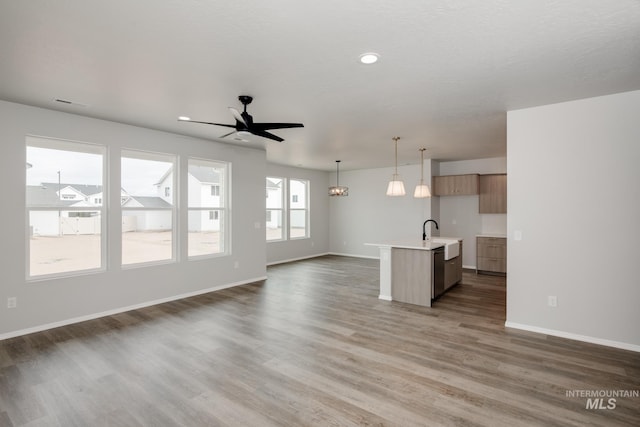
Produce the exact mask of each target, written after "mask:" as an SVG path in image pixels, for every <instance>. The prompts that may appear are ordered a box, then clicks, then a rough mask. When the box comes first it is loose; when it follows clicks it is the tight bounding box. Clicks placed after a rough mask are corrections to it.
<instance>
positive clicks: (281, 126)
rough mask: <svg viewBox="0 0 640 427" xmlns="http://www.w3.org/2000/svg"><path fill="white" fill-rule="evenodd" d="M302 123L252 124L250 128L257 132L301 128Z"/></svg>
mask: <svg viewBox="0 0 640 427" xmlns="http://www.w3.org/2000/svg"><path fill="white" fill-rule="evenodd" d="M302 127H304V125H303V124H302V123H254V124H253V125H252V126H251V128H252V129H259V130H268V129H287V128H302Z"/></svg>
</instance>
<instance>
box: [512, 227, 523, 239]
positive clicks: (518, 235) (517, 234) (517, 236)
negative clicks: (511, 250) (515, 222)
mask: <svg viewBox="0 0 640 427" xmlns="http://www.w3.org/2000/svg"><path fill="white" fill-rule="evenodd" d="M513 240H517V241H520V240H522V231H520V230H516V231H514V232H513Z"/></svg>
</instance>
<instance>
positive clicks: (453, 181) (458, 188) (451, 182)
mask: <svg viewBox="0 0 640 427" xmlns="http://www.w3.org/2000/svg"><path fill="white" fill-rule="evenodd" d="M474 194H478V174H469V175H444V176H434V177H433V195H434V196H467V195H474Z"/></svg>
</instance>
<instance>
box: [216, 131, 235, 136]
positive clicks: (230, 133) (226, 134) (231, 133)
mask: <svg viewBox="0 0 640 427" xmlns="http://www.w3.org/2000/svg"><path fill="white" fill-rule="evenodd" d="M234 133H236V131H235V130H234V131H231V132H229V133H225V134H224V135H222V136H219V137H218V138H226V137H227V136H229V135H233V134H234Z"/></svg>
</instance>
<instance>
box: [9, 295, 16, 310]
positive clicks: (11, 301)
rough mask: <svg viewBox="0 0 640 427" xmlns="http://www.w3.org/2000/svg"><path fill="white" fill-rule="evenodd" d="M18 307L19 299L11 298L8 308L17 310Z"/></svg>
mask: <svg viewBox="0 0 640 427" xmlns="http://www.w3.org/2000/svg"><path fill="white" fill-rule="evenodd" d="M17 306H18V298H16V297H9V298H7V308H16V307H17Z"/></svg>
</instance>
